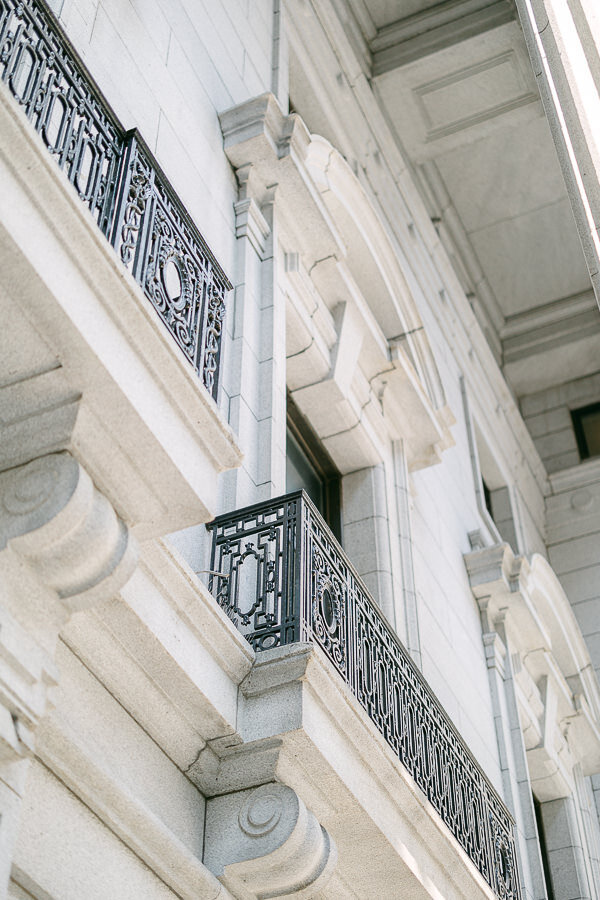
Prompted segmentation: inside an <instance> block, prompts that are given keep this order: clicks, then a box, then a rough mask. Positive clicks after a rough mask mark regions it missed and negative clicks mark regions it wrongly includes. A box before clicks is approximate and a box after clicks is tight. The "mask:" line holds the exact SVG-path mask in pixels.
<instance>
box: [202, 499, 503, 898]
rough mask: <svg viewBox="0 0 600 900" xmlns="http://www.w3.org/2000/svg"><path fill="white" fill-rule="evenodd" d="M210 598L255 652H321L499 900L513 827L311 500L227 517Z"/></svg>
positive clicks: (273, 503)
mask: <svg viewBox="0 0 600 900" xmlns="http://www.w3.org/2000/svg"><path fill="white" fill-rule="evenodd" d="M208 527H209V528H210V529H211V530H212V535H213V542H212V558H211V565H210V568H211V571H212V572H215V573H220V575H211V578H210V581H209V589H210V590H211V592H213V593H214V595H215V597H216V599H217V601H218V602H219V604H220V605H221V606H222V608H223V609H224V610H225V612H226V613H227V614H228V615H229V617H230V618H231V619H232V620H233V622H234V623H235V625H236V626H237V627H238V628H239V629H240V631H242V633H243V634H244V635H245V636H246V638H247V640H248V641H249V642H250V643H251V644H252V646H253V647H254V648H255V649H256V650H257V651H261V650H267V649H270V648H271V647H277V646H280V645H282V644H290V643H294V642H295V641H306V642H311V643H315V644H318V645H319V647H321V649H322V650H323V651H324V653H325V655H326V656H327V657H328V659H329V660H330V661H331V663H332V664H333V665H334V666H335V668H336V669H337V671H338V672H339V674H340V675H341V677H342V678H343V679H344V681H345V682H346V684H347V685H348V686H349V687H350V689H351V691H352V693H353V694H354V696H355V697H356V698H357V699H358V701H359V702H360V704H361V705H362V706H363V707H364V709H365V710H366V711H367V713H368V715H369V716H370V718H371V720H372V721H373V723H374V725H375V726H376V727H377V729H378V730H379V731H380V732H381V734H382V735H383V736H384V738H385V739H386V741H387V743H388V744H389V746H390V747H391V748H392V750H393V751H394V753H395V754H396V755H397V756H398V758H399V759H400V761H401V762H402V764H403V765H404V766H405V768H406V769H407V770H408V772H409V773H410V774H411V775H412V777H413V778H414V780H415V782H416V783H417V784H418V786H419V787H420V788H421V790H422V791H423V792H424V793H425V794H426V796H427V798H428V800H429V801H430V802H431V804H432V805H433V806H434V807H435V809H436V810H437V812H438V813H439V815H440V816H441V818H442V820H443V821H444V822H445V824H446V825H447V826H448V828H449V829H450V831H451V832H452V834H453V835H454V837H455V838H456V839H457V840H458V842H459V844H460V845H461V846H462V847H463V849H464V850H465V851H466V853H467V854H468V855H469V857H470V858H471V860H472V861H473V863H474V864H475V866H476V867H477V869H478V870H479V872H480V873H481V874H482V875H483V877H484V879H485V880H486V881H487V883H488V884H489V885H490V886H491V888H492V889H493V891H494V892H495V894H496V896H497V897H498V898H501V900H519V898H520V897H521V893H520V887H519V878H518V871H517V860H516V853H515V843H514V836H513V821H512V818H511V815H510V813H509V812H508V810H507V809H506V807H505V805H504V803H503V802H502V800H501V799H500V797H499V796H498V794H497V793H496V791H495V790H494V788H493V787H492V785H491V784H490V782H489V781H488V780H487V778H486V776H485V775H484V773H483V771H482V770H481V768H480V767H479V765H478V764H477V762H476V761H475V759H474V758H473V756H472V755H471V753H470V752H469V750H468V749H467V747H466V745H465V743H464V741H463V740H462V738H461V737H460V735H459V734H458V732H457V731H456V729H455V728H454V726H453V725H452V723H451V722H450V719H449V718H448V716H447V715H446V713H445V712H444V710H443V709H442V707H441V706H440V704H439V702H438V701H437V699H436V697H435V695H434V693H433V691H432V690H431V688H430V687H429V685H428V684H427V682H426V681H425V679H424V678H423V676H422V674H421V672H420V671H419V669H418V668H417V667H416V666H415V664H414V663H413V661H412V660H411V658H410V657H409V655H408V653H407V652H406V650H405V649H404V648H403V646H402V644H401V643H400V641H399V640H398V638H397V636H396V634H395V633H394V631H393V630H392V629H391V628H390V626H389V625H388V623H387V621H386V620H385V618H384V617H383V615H382V613H381V612H380V611H379V609H378V607H377V606H376V604H375V602H374V601H373V600H372V599H371V597H370V595H369V593H368V591H367V589H366V588H365V586H364V585H363V583H362V581H361V580H360V578H359V576H358V575H357V574H356V573H355V571H354V570H353V568H352V565H351V564H350V562H349V561H348V558H347V557H346V555H345V553H344V551H343V550H342V548H341V547H340V545H339V544H338V543H337V541H336V540H335V538H334V537H333V535H332V534H331V532H330V530H329V528H328V527H327V525H326V524H325V522H324V521H323V519H322V518H321V516H320V514H319V512H318V511H317V510H316V508H315V507H314V505H313V504H312V503H311V501H310V500H309V499H308V497H307V496H306V494H305V493H304V492H302V491H301V492H297V493H294V494H288V495H287V496H285V497H279V498H278V499H276V500H270V501H268V502H265V503H259V504H256V505H255V506H251V507H248V508H246V509H242V510H239V511H236V512H234V513H230V514H228V515H223V516H219V517H218V518H217V519H215V521H214V522H213V523H211V525H209V526H208Z"/></svg>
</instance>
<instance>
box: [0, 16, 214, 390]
mask: <svg viewBox="0 0 600 900" xmlns="http://www.w3.org/2000/svg"><path fill="white" fill-rule="evenodd" d="M0 78H1V79H2V81H4V82H5V83H6V84H7V85H8V88H9V89H10V91H11V93H12V95H13V97H14V98H15V99H16V100H17V102H18V103H19V104H20V105H21V107H22V108H23V110H24V112H25V114H26V116H27V118H28V119H29V121H30V122H31V123H32V125H33V127H34V128H35V130H36V131H37V132H38V134H39V135H40V136H41V138H42V140H43V142H44V144H45V145H46V147H47V149H48V150H49V152H50V153H51V154H52V156H53V157H54V159H55V160H56V162H57V163H58V166H59V167H60V168H61V169H62V170H63V171H64V172H65V173H66V175H67V177H68V179H69V181H70V182H71V183H72V184H73V186H74V187H75V190H76V191H77V192H78V194H79V196H80V198H81V199H82V201H83V202H84V203H85V204H86V205H87V206H88V208H89V209H90V211H91V213H92V215H93V216H94V218H95V220H96V222H97V224H98V226H99V228H100V230H101V231H102V233H103V234H104V235H105V236H106V237H107V239H108V240H109V241H110V242H111V244H112V245H113V246H114V247H115V249H116V251H117V253H118V254H119V256H120V258H121V260H122V262H123V263H124V264H125V266H127V268H128V269H129V270H130V271H131V273H132V275H133V276H134V278H135V279H136V281H137V282H138V284H139V285H140V286H141V287H142V289H143V291H144V293H145V294H146V296H147V297H148V299H149V300H150V302H151V303H152V305H153V306H154V308H155V309H156V310H157V312H158V313H159V315H160V318H161V320H162V322H163V323H164V325H165V326H166V327H167V329H168V330H169V332H170V333H171V335H172V337H173V338H174V339H175V341H176V342H177V344H178V345H179V347H180V348H181V350H182V352H183V353H184V354H185V356H186V358H187V359H188V360H189V362H190V363H191V364H192V365H193V366H194V368H195V369H196V371H197V372H198V374H199V375H200V377H201V378H202V380H203V382H204V385H205V387H206V388H207V390H208V391H209V392H210V393H211V394H212V396H213V397H215V398H216V396H217V387H218V374H219V362H220V349H221V331H222V319H223V311H224V301H225V294H226V292H227V291H229V290H231V284H230V283H229V281H228V279H227V277H226V276H225V274H224V272H223V270H222V269H221V267H220V266H219V264H218V263H217V261H216V260H215V258H214V256H213V255H212V253H211V251H210V249H209V248H208V246H207V244H206V242H205V241H204V239H203V237H202V235H201V234H200V232H199V231H198V229H197V228H196V226H195V225H194V223H193V221H192V220H191V218H190V217H189V216H188V214H187V212H186V210H185V208H184V206H183V204H182V203H181V201H180V200H179V198H178V197H177V195H176V193H175V192H174V191H173V189H172V188H171V186H170V185H169V182H168V180H167V179H166V177H165V176H164V174H163V173H162V171H161V169H160V167H159V166H158V164H157V162H156V160H155V159H154V157H153V155H152V153H151V152H150V150H149V149H148V147H147V146H146V144H145V143H144V142H143V140H142V138H141V136H140V135H139V134H138V133H137V131H130V132H125V131H124V129H123V128H122V127H121V125H120V124H119V122H118V120H117V119H116V117H115V116H114V114H113V113H112V111H111V110H110V108H109V106H108V104H107V103H106V101H105V100H104V99H103V98H102V97H101V95H100V94H99V92H98V91H97V90H96V88H95V86H94V83H93V81H92V79H91V76H90V75H89V74H88V73H87V71H86V69H85V68H84V66H83V64H82V63H81V61H80V60H79V59H78V57H77V54H76V53H75V51H74V50H73V49H72V48H71V46H70V44H69V43H68V41H67V40H66V38H65V37H64V35H63V34H62V32H61V29H60V26H59V25H58V23H57V21H56V19H55V18H54V16H53V14H52V13H51V12H50V11H49V10H48V9H47V8H46V6H45V4H44V3H43V2H41V0H0Z"/></svg>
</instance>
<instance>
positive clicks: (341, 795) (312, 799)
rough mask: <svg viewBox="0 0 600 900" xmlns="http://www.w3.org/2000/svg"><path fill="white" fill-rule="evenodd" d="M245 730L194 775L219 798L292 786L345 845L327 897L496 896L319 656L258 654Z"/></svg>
mask: <svg viewBox="0 0 600 900" xmlns="http://www.w3.org/2000/svg"><path fill="white" fill-rule="evenodd" d="M238 729H239V735H240V739H241V742H240V743H238V744H237V745H236V746H231V744H229V746H226V747H225V746H222V745H219V742H212V743H211V745H209V746H208V747H207V748H206V749H205V751H203V752H202V753H201V754H200V758H199V759H198V761H197V764H196V766H195V767H194V768H193V769H192V770H190V771H189V773H188V774H189V775H190V777H191V778H192V780H194V781H195V782H196V783H197V784H198V785H199V786H200V788H201V789H202V790H203V792H204V793H206V794H208V795H209V796H212V797H214V798H215V799H217V798H219V797H222V796H224V795H229V794H231V793H232V792H240V791H244V790H245V791H249V790H250V789H251V788H256V787H258V786H260V785H261V784H270V783H271V784H272V783H275V782H280V783H283V784H284V785H287V787H288V788H291V790H292V791H293V792H295V793H296V794H297V796H298V797H299V798H301V801H302V802H303V804H305V805H306V807H307V808H308V809H309V810H311V812H312V814H314V816H315V817H316V819H317V820H318V822H319V823H320V825H321V826H322V827H323V829H324V830H325V832H326V833H327V834H328V835H329V836H330V838H331V840H332V841H333V842H334V843H335V845H336V847H337V852H338V864H337V868H336V872H335V876H334V877H333V878H332V881H331V882H329V883H328V885H326V886H324V887H323V889H322V891H321V892H320V893H319V896H320V897H331V898H333V897H335V898H336V900H337V898H342V897H346V896H347V897H359V898H370V897H375V896H376V897H378V898H382V900H385V898H389V900H392V898H397V897H399V896H407V897H411V900H421V898H429V897H438V898H439V897H440V896H443V897H445V898H446V900H452V898H456V900H458V898H465V897H469V898H470V900H476V898H484V897H485V898H492V897H493V896H494V895H493V893H492V891H491V890H490V888H489V887H488V886H487V884H486V883H485V882H484V881H483V879H482V877H481V876H480V875H479V873H478V872H477V871H476V870H475V868H474V867H473V865H472V863H471V862H470V861H469V859H468V857H467V856H466V854H465V853H464V851H463V850H462V848H461V847H460V846H459V844H458V843H457V842H456V840H455V839H454V838H453V837H452V835H451V834H450V832H449V831H448V829H447V828H446V826H445V825H444V824H443V822H442V821H441V819H440V817H439V815H438V813H437V812H436V811H435V809H434V808H433V807H432V806H431V804H430V803H429V802H428V800H427V798H426V797H425V795H424V794H423V793H422V792H421V791H420V790H419V788H418V787H417V786H416V785H415V783H414V781H413V780H412V778H411V776H410V775H409V774H408V773H407V772H406V771H405V770H404V768H403V767H402V765H401V763H400V762H399V760H398V759H397V758H396V757H395V756H394V754H393V753H392V751H391V750H390V748H389V747H388V745H387V744H386V742H385V740H384V738H383V737H382V736H381V735H380V734H379V732H378V731H377V730H376V729H375V727H374V726H373V724H372V722H371V721H370V719H369V717H368V716H367V714H366V713H365V711H364V710H363V709H362V707H361V706H360V704H359V703H358V701H357V700H356V699H355V698H354V697H353V696H352V694H351V693H350V691H349V690H348V689H347V688H346V686H345V685H344V684H343V682H342V681H341V679H340V678H339V676H338V675H337V673H336V672H335V670H334V669H333V667H332V665H331V664H330V663H329V661H328V660H327V659H326V657H325V656H324V654H323V653H322V652H321V651H320V649H319V648H318V647H313V646H312V645H307V644H293V645H288V646H286V647H280V648H276V649H273V650H268V651H264V652H262V653H259V654H258V655H257V658H256V662H255V664H254V667H253V668H252V670H251V672H250V673H249V674H248V676H247V677H246V678H245V679H244V681H243V682H242V684H241V696H240V704H239V718H238ZM278 789H279V788H278ZM265 790H266V788H265ZM249 796H250V794H249ZM210 802H212V801H210ZM358 834H360V841H358V840H357V835H358ZM317 855H318V854H317ZM315 871H316V870H315ZM332 885H333V886H332ZM320 890H321V889H320ZM309 895H310V894H309ZM290 896H301V895H300V894H298V895H296V894H290Z"/></svg>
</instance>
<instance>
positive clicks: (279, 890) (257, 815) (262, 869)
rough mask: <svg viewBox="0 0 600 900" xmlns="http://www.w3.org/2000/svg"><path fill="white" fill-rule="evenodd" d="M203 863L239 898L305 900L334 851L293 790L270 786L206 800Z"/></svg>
mask: <svg viewBox="0 0 600 900" xmlns="http://www.w3.org/2000/svg"><path fill="white" fill-rule="evenodd" d="M204 863H205V865H206V866H207V868H208V869H210V871H211V872H213V874H215V875H216V876H217V877H218V878H219V880H220V881H221V882H222V884H224V885H225V887H227V888H228V889H229V890H230V891H231V893H232V894H233V895H234V896H235V897H237V898H239V900H258V898H262V897H298V898H300V897H304V898H309V897H314V896H316V895H317V894H318V893H319V892H320V891H321V890H322V889H323V888H324V887H325V885H326V884H327V882H328V881H329V879H330V878H331V876H332V875H333V872H334V870H335V867H336V863H337V851H336V847H335V844H334V843H333V841H332V839H331V837H330V836H329V834H328V833H327V831H326V830H325V829H324V828H322V827H321V825H320V824H319V822H318V820H317V819H316V817H315V816H314V815H313V813H311V812H310V810H308V809H307V808H306V806H305V805H304V803H303V802H302V800H301V799H300V797H298V795H297V794H296V793H295V791H293V790H292V789H291V788H290V787H287V786H286V785H284V784H279V783H276V782H273V783H271V784H263V785H261V786H260V787H258V788H254V789H251V790H247V791H237V792H235V793H233V794H226V795H225V796H222V797H214V798H212V799H211V800H209V801H208V803H207V809H206V839H205V850H204Z"/></svg>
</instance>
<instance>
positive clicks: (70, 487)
mask: <svg viewBox="0 0 600 900" xmlns="http://www.w3.org/2000/svg"><path fill="white" fill-rule="evenodd" d="M7 546H8V547H10V549H11V550H12V551H13V552H14V553H16V554H17V555H18V556H19V557H20V558H21V559H22V560H23V561H24V562H25V563H27V565H28V566H29V568H30V569H32V570H33V571H34V573H35V574H36V576H37V578H38V580H39V581H40V582H41V583H42V584H43V585H44V586H45V587H46V588H50V589H51V590H54V591H55V592H56V593H57V594H58V597H59V598H60V600H61V601H62V603H63V606H65V608H66V609H67V611H68V612H75V611H76V610H79V609H84V608H86V607H88V606H90V605H92V604H93V603H97V602H99V601H101V600H105V599H108V598H109V597H111V596H113V595H114V594H115V593H116V591H118V590H119V589H120V588H121V587H122V586H123V584H124V583H125V582H126V581H127V580H128V578H129V576H130V575H131V574H132V572H133V569H134V568H135V564H136V559H137V551H136V546H135V542H134V541H133V539H132V537H131V535H130V534H129V532H128V529H127V527H126V525H125V524H124V523H123V522H122V521H121V520H120V519H119V518H118V516H117V514H116V513H115V511H114V509H113V508H112V506H111V504H110V503H109V502H108V500H107V499H106V497H104V496H103V495H102V494H101V493H100V492H99V491H98V490H96V488H95V487H94V484H93V482H92V480H91V478H90V476H89V475H88V474H87V472H86V471H85V469H84V468H83V467H82V466H81V465H80V464H79V463H78V462H77V460H76V459H74V458H73V457H72V456H71V455H70V454H69V453H66V452H63V453H51V454H48V455H47V456H42V457H39V458H38V459H35V460H33V461H32V462H30V463H27V465H24V466H18V467H17V468H14V469H10V470H7V471H5V472H2V473H0V552H2V551H3V550H4V549H5V548H6V547H7Z"/></svg>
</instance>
